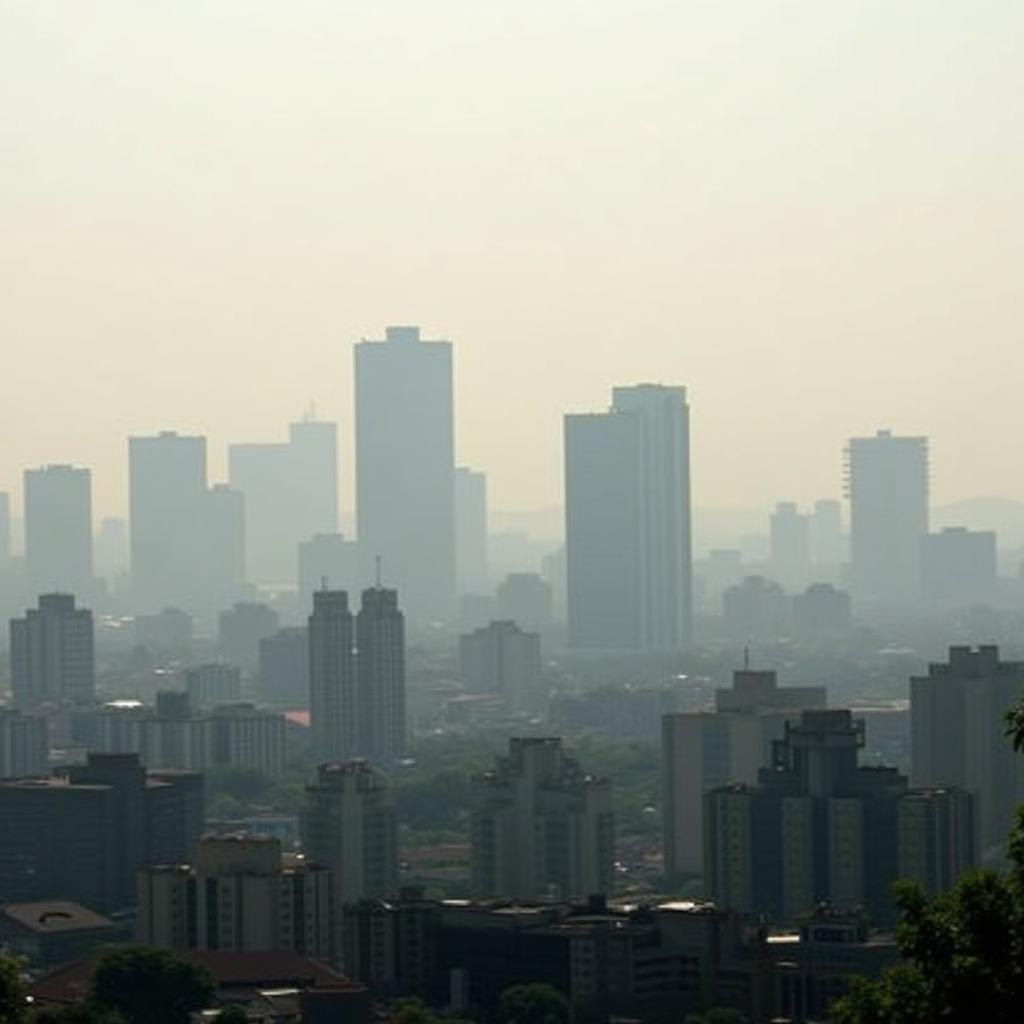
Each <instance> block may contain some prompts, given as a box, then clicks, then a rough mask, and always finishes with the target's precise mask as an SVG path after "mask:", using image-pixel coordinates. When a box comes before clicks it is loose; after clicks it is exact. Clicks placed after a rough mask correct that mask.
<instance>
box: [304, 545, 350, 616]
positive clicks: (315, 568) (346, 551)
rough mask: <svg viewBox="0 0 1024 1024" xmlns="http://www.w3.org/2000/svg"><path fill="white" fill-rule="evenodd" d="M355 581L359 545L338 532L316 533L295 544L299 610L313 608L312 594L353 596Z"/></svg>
mask: <svg viewBox="0 0 1024 1024" xmlns="http://www.w3.org/2000/svg"><path fill="white" fill-rule="evenodd" d="M358 582H359V545H358V544H357V543H356V542H355V541H354V540H349V539H348V538H347V537H346V536H345V535H344V534H342V533H317V534H314V535H313V536H312V537H307V538H306V539H305V540H304V541H303V542H302V543H301V544H300V545H299V607H300V608H302V609H309V608H312V607H313V593H314V591H317V590H322V589H324V587H325V586H326V587H327V589H329V590H347V591H349V592H350V593H353V594H354V593H355V592H356V590H357V589H358Z"/></svg>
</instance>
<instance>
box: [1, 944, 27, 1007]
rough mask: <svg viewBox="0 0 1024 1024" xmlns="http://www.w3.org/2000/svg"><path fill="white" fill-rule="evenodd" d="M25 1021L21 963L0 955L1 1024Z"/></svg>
mask: <svg viewBox="0 0 1024 1024" xmlns="http://www.w3.org/2000/svg"><path fill="white" fill-rule="evenodd" d="M24 1019H25V986H24V985H23V984H22V983H21V963H20V962H19V961H18V960H15V959H14V957H10V956H4V955H3V954H0V1024H21V1021H23V1020H24Z"/></svg>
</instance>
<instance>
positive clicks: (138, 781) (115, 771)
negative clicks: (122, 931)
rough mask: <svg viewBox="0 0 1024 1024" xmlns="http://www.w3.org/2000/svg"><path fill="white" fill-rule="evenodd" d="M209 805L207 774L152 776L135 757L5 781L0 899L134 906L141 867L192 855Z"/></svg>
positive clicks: (100, 759) (102, 758)
mask: <svg viewBox="0 0 1024 1024" xmlns="http://www.w3.org/2000/svg"><path fill="white" fill-rule="evenodd" d="M202 806H203V788H202V776H200V775H197V774H195V773H192V772H150V773H147V772H146V771H144V770H143V769H142V768H141V767H140V765H139V761H138V757H136V756H135V755H120V754H114V755H110V754H90V755H89V760H88V763H87V764H84V765H75V766H73V767H71V768H68V769H67V770H66V774H64V775H61V776H53V777H47V778H42V779H21V780H16V781H10V782H4V783H0V821H3V823H4V828H3V829H0V892H3V893H4V898H5V899H7V900H10V901H29V900H46V899H55V898H60V899H70V900H75V901H77V902H79V903H83V904H84V905H85V906H87V907H90V908H93V909H96V910H101V911H110V910H119V909H125V908H128V907H131V906H133V904H134V903H135V899H136V881H135V879H136V874H137V872H138V871H139V870H140V869H141V868H142V867H143V866H144V865H146V864H153V863H158V864H173V863H181V862H182V861H184V860H186V859H187V858H188V857H189V856H190V855H191V853H190V851H191V850H192V848H193V847H194V845H195V843H196V841H197V840H198V838H199V832H200V829H201V827H202V820H203V818H202ZM187 851H188V852H187Z"/></svg>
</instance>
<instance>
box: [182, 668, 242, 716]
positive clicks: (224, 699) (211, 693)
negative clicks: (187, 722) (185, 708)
mask: <svg viewBox="0 0 1024 1024" xmlns="http://www.w3.org/2000/svg"><path fill="white" fill-rule="evenodd" d="M185 690H186V692H187V693H188V700H189V704H190V705H191V706H192V707H194V708H200V707H203V706H204V705H207V704H233V703H236V702H237V701H240V700H241V699H242V673H241V672H240V671H239V670H238V669H237V668H235V667H234V666H232V665H222V664H220V663H219V662H214V663H212V664H208V665H197V666H196V667H195V668H190V669H186V670H185Z"/></svg>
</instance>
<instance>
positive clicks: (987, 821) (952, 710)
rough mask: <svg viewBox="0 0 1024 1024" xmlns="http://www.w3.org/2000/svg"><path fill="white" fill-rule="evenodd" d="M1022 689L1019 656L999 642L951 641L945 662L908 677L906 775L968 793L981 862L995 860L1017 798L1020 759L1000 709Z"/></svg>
mask: <svg viewBox="0 0 1024 1024" xmlns="http://www.w3.org/2000/svg"><path fill="white" fill-rule="evenodd" d="M1022 697H1024V662H1020V661H1003V660H1001V659H1000V657H999V648H998V647H995V646H982V647H978V648H974V649H972V648H970V647H951V648H950V649H949V658H948V660H947V661H945V662H941V663H933V664H930V665H929V666H928V674H927V675H925V676H915V677H913V678H912V679H911V680H910V720H911V725H910V728H911V757H912V760H911V772H910V775H911V779H912V781H913V783H914V785H915V786H928V787H940V788H945V787H950V786H955V787H959V788H962V789H966V790H969V791H970V792H972V793H974V794H976V799H977V814H978V831H979V837H980V842H981V849H982V854H983V856H984V858H985V860H986V861H987V862H990V863H994V862H999V861H1001V860H1002V857H1003V853H1004V844H1005V841H1006V836H1007V833H1008V832H1009V830H1010V827H1011V826H1012V824H1013V821H1014V814H1015V811H1016V808H1017V807H1018V806H1019V805H1020V804H1021V803H1024V759H1022V758H1021V756H1020V755H1019V754H1018V753H1016V752H1015V751H1014V749H1013V747H1012V745H1011V743H1010V741H1009V740H1008V739H1007V737H1006V719H1005V716H1006V712H1007V711H1009V710H1010V708H1012V707H1014V706H1015V705H1016V704H1017V702H1018V701H1019V700H1020V699H1021V698H1022Z"/></svg>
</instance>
